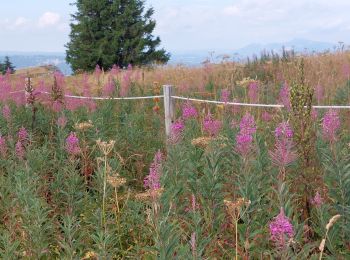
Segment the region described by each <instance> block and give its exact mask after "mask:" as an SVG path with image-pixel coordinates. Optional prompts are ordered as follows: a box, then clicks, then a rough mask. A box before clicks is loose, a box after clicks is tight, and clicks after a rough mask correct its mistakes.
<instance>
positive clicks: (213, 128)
mask: <svg viewBox="0 0 350 260" xmlns="http://www.w3.org/2000/svg"><path fill="white" fill-rule="evenodd" d="M221 126H222V123H221V121H220V120H215V119H213V117H212V116H211V114H208V115H207V116H206V117H205V118H204V121H203V129H204V131H205V132H207V133H208V134H209V135H210V136H217V135H218V134H219V132H220V129H221Z"/></svg>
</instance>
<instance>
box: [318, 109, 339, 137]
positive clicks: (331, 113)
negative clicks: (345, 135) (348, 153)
mask: <svg viewBox="0 0 350 260" xmlns="http://www.w3.org/2000/svg"><path fill="white" fill-rule="evenodd" d="M339 128H340V119H339V115H338V112H337V111H336V110H333V109H330V110H328V111H327V113H326V114H325V115H324V117H323V122H322V131H323V138H324V139H325V140H326V141H329V142H335V141H336V140H337V131H338V129H339Z"/></svg>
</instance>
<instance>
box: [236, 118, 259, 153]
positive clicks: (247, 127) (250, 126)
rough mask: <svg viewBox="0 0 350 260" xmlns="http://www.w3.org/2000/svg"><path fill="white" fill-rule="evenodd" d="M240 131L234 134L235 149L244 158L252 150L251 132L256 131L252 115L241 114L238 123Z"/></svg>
mask: <svg viewBox="0 0 350 260" xmlns="http://www.w3.org/2000/svg"><path fill="white" fill-rule="evenodd" d="M239 127H240V131H239V133H238V134H237V136H236V147H235V149H236V151H237V152H238V153H239V154H240V155H241V156H243V158H246V157H247V156H248V155H249V153H250V151H251V150H252V143H253V136H252V135H253V134H254V133H255V132H256V125H255V121H254V117H253V116H252V115H250V114H248V113H247V114H246V115H245V116H243V118H242V120H241V122H240V124H239Z"/></svg>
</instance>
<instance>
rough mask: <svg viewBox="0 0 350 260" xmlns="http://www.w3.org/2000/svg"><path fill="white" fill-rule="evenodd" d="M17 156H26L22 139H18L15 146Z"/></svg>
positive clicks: (19, 157)
mask: <svg viewBox="0 0 350 260" xmlns="http://www.w3.org/2000/svg"><path fill="white" fill-rule="evenodd" d="M15 152H16V156H17V158H18V159H20V160H23V159H24V156H25V149H24V146H23V144H22V142H21V141H17V143H16V147H15Z"/></svg>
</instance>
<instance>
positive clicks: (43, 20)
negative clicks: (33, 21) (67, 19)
mask: <svg viewBox="0 0 350 260" xmlns="http://www.w3.org/2000/svg"><path fill="white" fill-rule="evenodd" d="M60 20H61V16H60V15H59V14H57V13H53V12H46V13H44V14H43V15H42V16H41V17H40V18H39V22H38V26H39V27H40V28H44V27H49V26H54V25H57V24H58V23H59V21H60Z"/></svg>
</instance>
